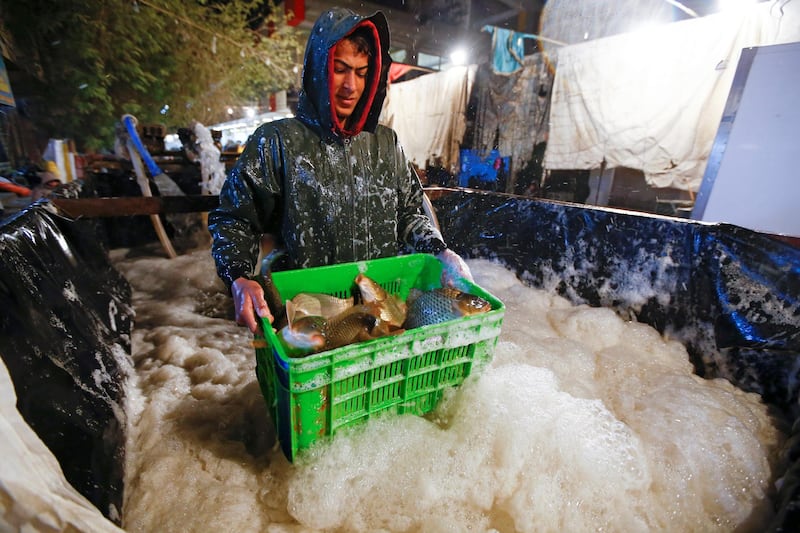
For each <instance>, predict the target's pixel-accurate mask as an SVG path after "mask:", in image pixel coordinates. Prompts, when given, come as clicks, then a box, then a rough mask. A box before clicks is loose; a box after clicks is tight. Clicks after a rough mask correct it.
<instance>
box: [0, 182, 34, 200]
mask: <svg viewBox="0 0 800 533" xmlns="http://www.w3.org/2000/svg"><path fill="white" fill-rule="evenodd" d="M0 191H6V192H13V193H14V194H16V195H17V196H30V195H31V190H30V189H29V188H27V187H23V186H22V185H17V184H16V183H12V182H10V181H6V180H0Z"/></svg>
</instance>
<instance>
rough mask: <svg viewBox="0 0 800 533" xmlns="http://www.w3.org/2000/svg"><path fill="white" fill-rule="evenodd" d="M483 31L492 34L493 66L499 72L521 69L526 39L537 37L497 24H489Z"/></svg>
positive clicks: (506, 72) (508, 72) (507, 72)
mask: <svg viewBox="0 0 800 533" xmlns="http://www.w3.org/2000/svg"><path fill="white" fill-rule="evenodd" d="M481 31H486V32H490V33H491V34H492V67H493V69H494V71H495V72H496V73H498V74H510V73H512V72H516V71H517V70H519V69H521V68H522V58H523V57H525V39H536V36H535V35H532V34H529V33H521V32H517V31H513V30H508V29H505V28H498V27H497V26H489V25H487V26H484V27H483V28H482V29H481Z"/></svg>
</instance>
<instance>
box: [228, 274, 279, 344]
mask: <svg viewBox="0 0 800 533" xmlns="http://www.w3.org/2000/svg"><path fill="white" fill-rule="evenodd" d="M231 293H232V295H233V306H234V309H235V311H236V323H237V324H239V325H241V326H247V328H248V329H249V330H250V331H251V332H253V334H255V333H256V332H257V331H258V327H259V324H260V321H259V320H258V319H257V317H261V318H266V319H267V320H269V322H270V324H271V323H272V321H273V316H272V313H271V312H270V310H269V307H268V306H267V302H266V300H264V289H263V288H262V287H261V285H260V284H259V283H258V282H257V281H253V280H251V279H247V278H238V279H237V280H236V281H234V282H233V284H232V285H231Z"/></svg>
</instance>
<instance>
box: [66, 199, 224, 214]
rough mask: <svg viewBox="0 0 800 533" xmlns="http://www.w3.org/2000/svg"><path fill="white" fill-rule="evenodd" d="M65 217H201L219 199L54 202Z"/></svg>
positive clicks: (69, 200)
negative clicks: (186, 214)
mask: <svg viewBox="0 0 800 533" xmlns="http://www.w3.org/2000/svg"><path fill="white" fill-rule="evenodd" d="M50 201H51V202H52V203H53V205H55V206H56V207H57V208H58V210H59V211H62V212H63V213H64V214H65V215H67V216H69V217H72V218H78V217H88V218H96V217H124V216H133V215H158V214H161V213H165V214H167V213H202V212H207V211H210V210H211V209H214V208H215V207H217V206H218V205H219V196H211V195H192V196H150V197H144V196H132V197H124V198H117V197H113V198H78V199H74V198H53V199H51V200H50Z"/></svg>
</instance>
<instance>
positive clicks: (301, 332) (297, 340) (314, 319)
mask: <svg viewBox="0 0 800 533" xmlns="http://www.w3.org/2000/svg"><path fill="white" fill-rule="evenodd" d="M326 327H327V321H326V320H325V319H324V318H323V317H321V316H303V317H300V318H298V319H297V320H294V321H292V323H291V324H287V325H285V326H283V327H282V328H281V329H279V330H278V332H277V337H278V340H279V341H280V342H281V344H283V347H284V350H285V351H286V355H288V356H289V357H305V356H307V355H311V354H313V353H316V352H319V351H321V350H322V349H323V348H325V344H326V342H327V331H326Z"/></svg>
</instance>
